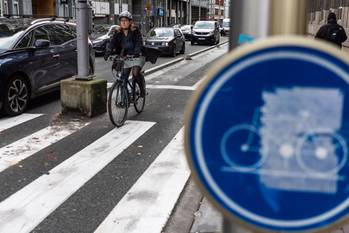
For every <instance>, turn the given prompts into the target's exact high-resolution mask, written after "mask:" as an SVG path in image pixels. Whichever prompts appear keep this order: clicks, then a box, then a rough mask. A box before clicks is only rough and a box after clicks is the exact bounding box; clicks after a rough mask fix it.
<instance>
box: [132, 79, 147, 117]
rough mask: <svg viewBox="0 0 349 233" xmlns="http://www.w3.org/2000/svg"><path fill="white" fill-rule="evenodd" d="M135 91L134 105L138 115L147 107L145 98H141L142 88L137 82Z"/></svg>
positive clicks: (134, 83) (134, 84)
mask: <svg viewBox="0 0 349 233" xmlns="http://www.w3.org/2000/svg"><path fill="white" fill-rule="evenodd" d="M133 86H134V91H133V100H134V101H133V105H134V107H135V109H136V112H137V113H141V112H143V110H144V106H145V96H144V97H142V96H141V88H140V86H139V85H138V83H137V82H135V81H133Z"/></svg>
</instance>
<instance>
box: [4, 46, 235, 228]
mask: <svg viewBox="0 0 349 233" xmlns="http://www.w3.org/2000/svg"><path fill="white" fill-rule="evenodd" d="M204 47H205V46H194V47H193V48H190V46H188V52H193V51H197V50H200V49H202V48H204ZM227 48H228V46H227V45H225V46H221V47H220V48H215V49H212V50H210V51H208V52H206V53H204V54H201V55H198V56H196V57H194V58H193V60H192V61H182V62H180V63H178V64H176V65H173V66H171V67H168V68H165V69H164V70H161V71H159V72H156V73H154V74H151V75H149V76H147V77H146V80H147V84H148V87H149V88H148V92H149V95H148V96H147V102H146V106H145V111H144V112H143V113H142V114H139V115H137V114H136V113H135V111H134V110H133V109H132V110H131V112H130V114H129V120H131V121H129V122H128V123H127V124H126V125H125V126H124V127H122V128H120V129H115V128H114V126H113V125H112V124H111V123H110V120H109V118H108V114H103V115H101V116H98V117H95V118H93V119H89V118H84V117H80V116H78V115H75V114H73V113H72V114H68V115H64V116H62V115H60V101H59V93H53V94H50V95H46V96H43V97H41V98H38V99H36V100H35V101H33V102H32V104H31V105H30V108H29V110H28V111H27V114H34V115H35V116H36V117H35V118H33V119H31V120H29V121H25V122H23V123H20V122H19V123H16V120H15V119H13V120H8V119H0V154H3V155H5V157H4V158H1V157H2V156H0V168H5V169H3V170H2V171H1V170H0V184H1V186H0V187H1V188H0V213H1V214H0V215H1V217H0V232H6V233H12V232H35V233H39V232H40V233H41V232H42V233H47V232H50V233H56V232H57V233H72V232H74V233H75V232H78V233H80V232H81V233H85V232H86V233H87V232H88V233H89V232H94V231H95V230H96V228H97V227H98V226H99V225H100V224H101V223H102V222H103V220H105V219H106V218H107V216H108V215H109V214H110V212H111V211H112V210H113V208H114V207H115V206H117V205H119V204H120V203H123V202H125V203H126V204H127V202H128V201H136V202H137V203H139V204H138V205H137V208H145V209H146V210H147V211H144V215H146V214H147V213H148V214H150V215H151V213H155V212H158V211H160V210H165V209H166V208H168V200H167V199H166V200H165V202H164V203H165V205H164V206H162V205H160V204H159V205H156V204H154V202H156V201H157V200H160V199H161V198H157V197H158V196H160V195H162V194H161V193H160V190H162V189H164V188H165V187H164V186H163V185H165V184H166V180H163V181H162V182H163V183H161V182H160V183H157V184H155V185H154V184H153V185H146V184H144V183H143V186H144V187H150V188H152V190H151V192H148V191H147V192H140V193H137V195H135V194H134V193H130V189H132V188H133V187H134V185H136V184H137V183H138V181H139V180H142V177H143V176H144V174H145V172H146V171H147V170H148V169H149V167H150V165H151V164H152V163H153V162H154V161H156V159H157V158H158V157H159V156H160V154H161V152H162V151H163V150H164V148H166V147H167V146H168V145H169V143H170V142H171V141H172V140H173V138H174V137H175V135H177V133H178V132H179V131H180V130H181V129H182V128H183V118H184V111H185V107H186V106H187V103H188V99H189V98H190V96H191V95H192V93H193V91H194V90H195V85H196V84H197V83H198V82H199V81H200V80H201V79H202V78H203V77H204V76H205V74H206V71H207V70H208V69H209V67H210V66H211V65H212V64H213V63H214V62H215V61H216V60H217V59H218V58H219V57H221V56H223V55H224V54H225V53H226V52H227V50H228V49H227ZM170 59H173V58H165V57H164V58H160V61H159V63H158V64H157V65H159V64H161V63H164V62H167V61H169V60H170ZM107 67H108V64H105V63H104V61H102V58H97V74H98V75H99V76H101V75H103V74H107V73H108V70H104V69H106V68H107ZM164 85H167V86H165V87H164ZM36 114H40V115H36ZM5 121H8V123H7V124H6V123H5ZM8 124H13V126H12V127H10V128H7V129H3V130H2V129H1V127H3V126H6V125H8ZM85 124H86V125H85ZM132 124H139V125H140V126H142V127H143V126H146V125H152V126H151V127H150V128H147V129H146V130H144V131H142V132H140V133H137V132H138V131H137V132H136V130H135V129H132ZM76 125H80V126H81V125H84V126H83V127H82V128H78V129H77V130H75V127H76ZM46 131H47V132H46ZM45 132H46V133H45ZM67 132H68V133H67ZM62 134H63V136H62ZM64 134H67V135H64ZM110 134H111V135H112V136H110ZM28 138H29V139H28ZM57 138H59V140H57ZM120 138H128V139H127V140H126V139H125V141H123V142H122V143H121V145H120V146H119V145H118V143H117V141H118V140H120ZM54 139H55V140H54ZM106 139H108V140H109V141H108V140H107V141H105V140H106ZM100 140H102V141H100ZM130 140H132V142H130ZM128 143H129V144H128ZM114 144H115V145H114ZM125 144H127V146H125ZM91 145H92V146H93V145H95V146H96V147H95V149H94V150H90V152H88V151H89V150H88V148H89V146H91ZM106 148H107V150H106ZM108 148H109V149H108ZM86 149H87V151H86V152H84V153H80V151H82V150H86ZM96 152H98V153H96ZM79 153H80V156H89V157H88V158H86V159H84V160H83V162H80V163H76V164H74V161H76V160H75V159H74V158H75V157H76V156H77V155H79ZM7 155H10V156H9V157H7ZM17 155H20V156H24V155H27V157H21V158H19V157H16V156H17ZM106 155H107V157H111V159H109V160H108V161H107V162H106V163H105V164H104V165H103V166H102V165H100V163H103V161H104V160H105V157H106ZM174 156H179V157H178V159H180V158H183V156H184V154H183V153H181V154H174ZM4 159H5V160H6V161H5V162H4V161H3V160H4ZM91 160H92V161H91ZM71 161H73V165H72V166H71V167H64V166H66V165H69V163H70V162H71ZM93 161H95V162H93ZM179 161H181V160H178V164H173V163H170V162H166V161H165V162H162V163H160V164H158V165H159V167H160V168H161V169H162V171H166V172H165V173H163V174H162V176H165V175H166V174H167V172H170V171H172V170H171V169H174V171H176V169H177V170H178V169H179V168H178V166H180V163H179ZM85 163H86V164H87V165H88V166H87V165H86V164H85ZM62 166H63V168H61V169H60V167H62ZM81 166H87V167H86V168H85V169H84V170H82V171H80V172H78V173H77V171H78V170H79V169H81ZM173 166H174V167H175V168H173ZM96 167H99V169H98V170H96V169H97V168H96ZM57 169H58V171H57V173H55V170H57ZM90 173H91V174H90ZM86 174H90V175H89V176H87V175H86ZM180 174H182V171H180ZM86 176H87V177H88V178H86ZM57 178H59V179H60V180H59V181H58V180H55V179H57ZM61 178H62V179H61ZM186 178H188V177H184V178H183V176H182V175H181V176H179V178H178V179H175V182H180V181H181V182H182V183H184V184H185V183H186V182H187V180H186ZM46 179H53V180H52V181H50V182H48V183H45V184H46V185H47V186H45V185H43V186H42V185H41V184H40V182H41V181H42V180H46ZM84 179H86V180H84ZM158 179H160V180H161V177H159V178H158ZM156 180H157V179H155V180H154V179H150V181H151V182H156ZM67 182H68V183H67ZM136 182H137V183H136ZM77 185H78V186H77ZM172 186H175V185H172ZM53 187H54V189H53ZM31 188H33V191H30V190H31ZM166 189H167V188H166ZM28 190H29V191H28ZM40 190H43V192H42V194H40ZM177 191H181V190H177ZM25 192H28V194H27V196H26V195H25ZM23 193H24V194H23ZM14 194H18V195H14ZM10 197H11V200H12V198H14V199H16V198H19V199H18V201H9V198H10ZM21 197H26V198H25V199H23V200H22V199H21ZM125 198H126V199H125ZM44 200H49V201H44ZM59 200H61V201H59ZM123 200H124V201H123ZM14 204H18V205H19V207H15V206H12V205H14ZM30 206H35V208H34V207H33V208H32V209H31V210H30ZM126 207H127V205H126ZM151 208H154V209H151ZM171 208H174V206H171ZM133 209H134V208H131V207H130V208H126V210H127V211H126V212H125V213H120V214H126V215H127V214H129V212H130V211H131V210H133ZM170 210H172V209H170ZM31 211H32V212H31ZM170 212H171V211H170ZM170 212H168V213H166V216H167V217H168V215H169V214H170ZM152 219H153V218H151V217H149V221H153V220H152ZM124 220H126V221H130V222H128V223H127V224H126V225H125V226H126V227H127V230H119V231H116V232H127V233H129V232H137V233H139V232H151V233H160V231H159V232H157V231H146V229H139V228H137V227H139V226H140V225H138V224H137V221H140V219H139V218H132V217H130V216H128V217H127V218H125V219H124V218H120V221H121V222H123V221H124ZM111 223H112V224H114V223H117V224H119V223H120V222H119V221H115V222H114V223H113V222H111ZM148 224H150V225H152V227H154V226H156V224H157V223H156V222H149V223H148ZM163 224H164V223H163ZM121 225H122V223H120V225H118V227H121ZM30 226H32V227H30ZM7 227H8V228H7ZM16 227H20V228H21V229H18V228H16ZM25 229H27V230H25ZM28 229H29V230H28ZM125 229H126V228H125ZM105 232H110V231H105Z"/></svg>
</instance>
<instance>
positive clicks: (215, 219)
mask: <svg viewBox="0 0 349 233" xmlns="http://www.w3.org/2000/svg"><path fill="white" fill-rule="evenodd" d="M163 233H223V216H222V214H221V213H220V212H219V211H218V210H216V208H215V207H213V206H212V205H211V203H210V202H209V201H208V200H207V199H206V198H205V197H204V196H203V195H202V194H201V192H200V191H199V190H198V188H197V187H196V185H195V184H194V182H193V180H192V179H190V180H189V182H188V184H187V185H186V188H185V191H184V193H183V194H182V195H181V198H180V199H179V201H178V203H177V207H176V209H175V210H174V212H173V214H172V216H171V218H170V220H169V222H168V223H167V226H166V227H165V229H164V230H163ZM234 233H253V232H251V231H249V230H246V229H244V228H240V229H238V230H237V231H236V232H234ZM328 233H349V225H346V226H343V227H341V228H340V229H337V230H335V231H332V232H328Z"/></svg>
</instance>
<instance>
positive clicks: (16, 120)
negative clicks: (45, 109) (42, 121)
mask: <svg viewBox="0 0 349 233" xmlns="http://www.w3.org/2000/svg"><path fill="white" fill-rule="evenodd" d="M40 116H42V114H22V115H19V116H16V117H9V118H3V119H0V132H2V131H4V130H6V129H10V128H12V127H14V126H16V125H19V124H22V123H24V122H27V121H30V120H33V119H35V118H37V117H40Z"/></svg>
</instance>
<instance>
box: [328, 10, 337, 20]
mask: <svg viewBox="0 0 349 233" xmlns="http://www.w3.org/2000/svg"><path fill="white" fill-rule="evenodd" d="M327 21H328V22H337V16H336V14H335V13H333V12H330V13H329V14H328V17H327Z"/></svg>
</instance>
